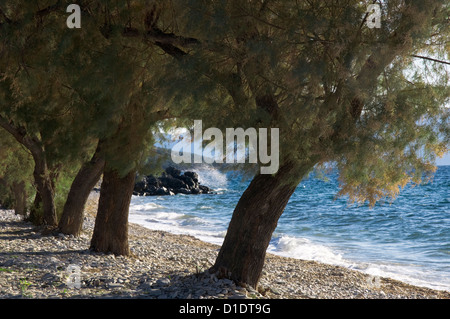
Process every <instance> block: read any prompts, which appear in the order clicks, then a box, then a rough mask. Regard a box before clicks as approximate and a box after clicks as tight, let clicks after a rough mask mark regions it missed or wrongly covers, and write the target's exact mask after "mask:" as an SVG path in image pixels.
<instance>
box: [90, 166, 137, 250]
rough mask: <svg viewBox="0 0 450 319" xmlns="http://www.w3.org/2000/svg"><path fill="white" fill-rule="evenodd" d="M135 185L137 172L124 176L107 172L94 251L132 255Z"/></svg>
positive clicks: (96, 228)
mask: <svg viewBox="0 0 450 319" xmlns="http://www.w3.org/2000/svg"><path fill="white" fill-rule="evenodd" d="M134 182H135V171H134V170H133V171H131V172H129V173H128V174H127V175H125V176H123V177H122V176H120V175H119V174H118V172H117V171H116V170H112V169H105V171H104V173H103V181H102V185H101V190H100V199H99V204H98V211H97V217H96V219H95V226H94V233H93V234H92V239H91V246H90V249H91V250H94V251H98V252H104V253H113V254H115V255H124V256H128V255H129V254H130V249H129V246H128V209H129V206H130V202H131V196H132V194H133V189H134Z"/></svg>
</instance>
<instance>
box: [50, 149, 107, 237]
mask: <svg viewBox="0 0 450 319" xmlns="http://www.w3.org/2000/svg"><path fill="white" fill-rule="evenodd" d="M104 166H105V160H104V159H103V158H102V157H101V156H100V152H99V147H97V150H96V152H95V154H94V155H93V157H92V159H91V160H90V161H89V162H86V163H84V164H83V166H82V167H81V168H80V170H79V171H78V173H77V176H76V177H75V179H74V181H73V183H72V185H71V187H70V191H69V194H68V195H67V200H66V203H65V204H64V209H63V213H62V216H61V219H60V221H59V224H58V228H59V231H60V232H62V233H63V234H68V235H74V236H79V235H80V234H81V229H82V227H83V218H84V214H83V213H84V207H85V205H86V202H87V199H88V198H89V194H90V193H91V190H92V189H93V188H94V186H95V184H96V183H97V182H98V181H99V179H100V176H101V175H102V172H103V167H104Z"/></svg>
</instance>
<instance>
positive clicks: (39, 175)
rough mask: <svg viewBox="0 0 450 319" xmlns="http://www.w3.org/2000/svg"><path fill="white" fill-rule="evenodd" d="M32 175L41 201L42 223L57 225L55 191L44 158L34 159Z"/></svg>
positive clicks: (50, 225)
mask: <svg viewBox="0 0 450 319" xmlns="http://www.w3.org/2000/svg"><path fill="white" fill-rule="evenodd" d="M33 176H34V181H35V183H36V189H37V192H38V193H39V196H40V199H41V201H42V213H43V215H42V223H43V224H44V225H46V226H48V227H54V226H57V225H58V220H57V217H56V208H55V193H54V190H53V186H52V185H53V182H52V180H51V178H50V174H49V171H48V169H47V165H46V163H45V160H43V159H39V160H38V159H35V168H34V172H33Z"/></svg>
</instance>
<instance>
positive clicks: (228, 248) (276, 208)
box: [210, 164, 310, 288]
mask: <svg viewBox="0 0 450 319" xmlns="http://www.w3.org/2000/svg"><path fill="white" fill-rule="evenodd" d="M309 168H310V167H309V166H307V167H305V168H304V170H301V171H299V169H298V168H295V167H294V166H293V165H291V164H285V165H283V166H282V167H280V169H279V170H278V172H277V173H276V174H275V175H261V174H260V175H257V176H255V178H254V179H253V180H252V181H251V183H250V185H249V186H248V188H247V189H246V190H245V192H244V193H243V195H242V197H241V198H240V200H239V202H238V204H237V206H236V208H235V209H234V212H233V216H232V218H231V222H230V224H229V226H228V231H227V235H226V236H225V240H224V242H223V245H222V247H221V249H220V252H219V255H218V256H217V259H216V262H215V264H214V266H213V267H212V268H211V269H210V272H218V274H219V276H221V277H227V278H230V279H232V280H235V281H237V282H239V283H244V284H248V285H250V286H252V287H255V288H256V286H257V284H258V281H259V279H260V276H261V272H262V268H263V266H264V260H265V256H266V250H267V247H268V246H269V242H270V240H271V238H272V233H273V232H274V230H275V228H276V227H277V223H278V219H279V218H280V216H281V214H282V213H283V211H284V208H285V207H286V205H287V203H288V201H289V198H290V197H291V195H292V194H293V193H294V191H295V189H296V187H297V185H298V183H299V182H300V180H301V179H302V178H303V176H304V174H305V173H306V172H307V171H309ZM293 176H295V178H294V179H293V178H292V177H293ZM288 180H289V182H288Z"/></svg>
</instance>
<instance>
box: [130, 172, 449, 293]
mask: <svg viewBox="0 0 450 319" xmlns="http://www.w3.org/2000/svg"><path fill="white" fill-rule="evenodd" d="M196 172H197V173H198V174H199V180H200V183H201V184H203V185H206V186H208V187H211V188H213V189H214V191H215V193H214V194H202V195H183V194H178V195H175V196H158V197H155V196H148V197H145V196H133V198H132V201H131V206H130V215H129V221H130V222H132V223H137V224H140V225H142V226H144V227H147V228H149V229H153V230H163V231H167V232H170V233H174V234H187V235H191V236H194V237H196V238H198V239H200V240H203V241H206V242H210V243H214V244H218V245H220V244H222V242H223V240H224V237H225V234H226V231H227V227H228V224H229V222H230V220H231V216H232V213H233V209H234V207H235V206H236V204H237V202H238V200H239V198H240V196H241V194H242V193H243V191H244V190H245V189H246V187H247V186H248V184H249V182H250V181H249V180H248V179H244V178H242V177H239V174H236V173H235V172H234V173H233V172H223V171H221V170H218V169H217V168H214V167H212V166H206V165H205V166H203V167H199V168H198V169H197V170H196ZM327 177H328V179H324V178H319V177H317V176H314V175H312V176H309V177H308V178H306V179H304V180H303V181H302V182H301V183H300V184H299V185H298V187H297V189H296V191H295V193H294V194H293V195H292V197H291V198H290V201H289V203H288V205H287V207H286V209H285V211H284V213H283V215H282V216H281V218H280V219H279V221H278V226H277V228H276V230H275V232H274V233H273V236H272V240H271V242H270V245H269V247H268V250H267V251H268V252H269V253H273V254H277V255H280V256H287V257H292V258H298V259H303V260H314V261H318V262H322V263H327V264H332V265H337V266H343V267H346V268H349V269H354V270H358V271H361V272H364V273H367V274H370V275H372V276H374V277H376V276H381V277H388V278H392V279H397V280H401V281H403V282H406V283H410V284H413V285H416V286H422V287H428V288H432V289H437V290H446V291H450V166H439V167H438V169H437V171H436V173H435V175H434V178H433V180H432V181H431V182H429V183H427V184H422V185H419V186H415V187H412V186H410V185H408V186H407V187H405V188H404V189H403V190H402V192H401V193H400V195H399V196H398V197H397V198H396V200H395V201H393V202H389V201H386V202H383V203H378V204H377V205H376V206H375V207H373V208H369V207H368V206H361V205H350V204H349V203H348V201H347V199H346V198H336V193H337V192H338V190H339V185H338V180H337V174H336V173H331V174H330V175H327Z"/></svg>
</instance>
